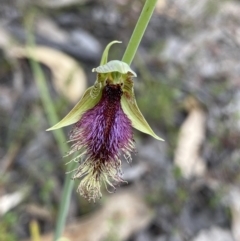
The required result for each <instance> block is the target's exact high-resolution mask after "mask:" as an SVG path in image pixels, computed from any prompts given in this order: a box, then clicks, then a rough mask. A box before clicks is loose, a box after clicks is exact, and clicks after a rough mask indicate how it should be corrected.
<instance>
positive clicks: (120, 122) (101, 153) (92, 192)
mask: <svg viewBox="0 0 240 241" xmlns="http://www.w3.org/2000/svg"><path fill="white" fill-rule="evenodd" d="M122 94H123V92H122V89H121V86H120V85H119V84H117V85H113V84H107V85H106V86H105V87H104V88H103V92H102V98H101V100H100V101H99V103H98V104H97V105H96V106H95V107H93V108H92V109H90V110H88V111H86V112H85V113H84V114H83V115H82V118H81V119H80V120H79V121H78V122H77V123H76V124H75V126H74V128H73V129H72V131H71V134H70V141H72V142H74V144H73V145H72V147H71V150H70V152H69V154H71V153H73V152H75V151H77V150H85V154H86V159H85V162H83V163H82V164H81V165H80V166H79V167H78V169H77V171H76V173H75V174H74V176H73V178H74V179H75V178H81V179H82V178H83V179H82V181H81V184H80V186H79V192H80V194H81V195H83V196H85V197H86V198H90V199H91V198H92V199H95V198H97V197H99V196H101V193H100V187H99V186H98V185H97V186H96V185H95V183H99V184H100V182H101V181H103V182H105V183H106V184H109V185H110V186H112V187H113V188H115V187H114V184H112V182H111V180H113V181H115V183H119V182H121V181H123V180H122V178H121V160H120V156H121V154H124V156H125V157H126V159H127V160H129V159H131V156H130V152H132V151H133V150H134V141H133V134H132V125H131V121H130V120H129V119H128V117H127V115H126V114H125V113H124V112H123V110H122V107H121V104H120V100H121V96H122ZM106 186H107V185H106Z"/></svg>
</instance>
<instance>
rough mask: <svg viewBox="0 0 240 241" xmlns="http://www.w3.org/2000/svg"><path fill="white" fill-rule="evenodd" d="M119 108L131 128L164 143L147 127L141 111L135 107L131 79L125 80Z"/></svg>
mask: <svg viewBox="0 0 240 241" xmlns="http://www.w3.org/2000/svg"><path fill="white" fill-rule="evenodd" d="M121 106H122V109H123V112H124V113H125V114H126V115H127V117H128V118H129V119H130V120H131V122H132V126H133V127H134V128H135V129H137V130H139V131H141V132H143V133H146V134H148V135H151V136H153V137H154V138H156V139H157V140H160V141H164V140H163V139H162V138H160V137H159V136H157V135H156V134H155V133H154V131H153V130H152V128H151V127H150V126H149V124H148V123H147V121H146V120H145V118H144V116H143V115H142V113H141V111H140V110H139V108H138V106H137V102H136V99H135V95H134V91H133V81H132V80H131V78H128V79H126V81H125V85H124V89H123V95H122V98H121Z"/></svg>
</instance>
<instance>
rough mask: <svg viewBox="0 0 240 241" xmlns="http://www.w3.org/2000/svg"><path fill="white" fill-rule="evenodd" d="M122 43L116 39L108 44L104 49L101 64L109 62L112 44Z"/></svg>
mask: <svg viewBox="0 0 240 241" xmlns="http://www.w3.org/2000/svg"><path fill="white" fill-rule="evenodd" d="M121 43H122V42H121V41H117V40H114V41H112V42H110V43H109V44H108V45H107V46H106V48H105V49H104V51H103V54H102V58H101V62H100V65H104V64H106V63H107V62H108V52H109V49H110V48H111V46H112V45H113V44H121Z"/></svg>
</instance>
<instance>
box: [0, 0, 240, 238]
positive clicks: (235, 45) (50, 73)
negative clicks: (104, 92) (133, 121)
mask: <svg viewBox="0 0 240 241" xmlns="http://www.w3.org/2000/svg"><path fill="white" fill-rule="evenodd" d="M0 3H1V7H0V241H18V240H20V241H23V240H25V241H26V240H33V241H35V240H38V239H33V237H32V236H33V234H31V233H32V232H31V230H36V229H39V232H40V235H41V239H40V240H41V241H50V240H52V233H53V230H54V228H55V223H56V217H57V212H58V205H59V202H60V199H61V192H62V188H63V182H64V178H65V177H66V174H65V170H66V166H65V162H66V161H65V159H63V158H62V154H61V151H60V150H59V145H57V142H56V139H55V138H54V135H53V132H46V131H45V130H46V129H47V128H49V127H50V123H49V122H48V119H47V116H49V115H51V113H49V112H48V111H47V110H46V107H44V105H43V103H42V100H41V99H42V94H41V93H42V92H41V91H40V89H39V85H37V83H36V78H35V76H36V74H35V73H34V71H36V70H34V69H33V68H32V67H31V59H30V55H29V52H28V51H27V50H26V45H27V39H28V36H29V35H31V36H32V37H34V39H35V42H36V48H35V49H34V56H35V58H36V59H37V60H38V61H39V63H40V64H41V68H42V70H43V71H44V74H45V78H46V81H47V86H48V90H49V91H50V93H51V99H52V101H53V102H54V106H55V108H56V110H57V114H58V118H59V119H61V118H62V117H64V116H65V115H66V114H67V113H68V112H69V110H70V109H71V108H72V107H73V106H74V104H75V103H76V102H77V101H78V100H79V98H80V97H81V95H82V94H83V92H84V90H85V89H86V88H87V86H90V85H92V84H93V83H94V81H95V74H94V73H92V72H91V70H92V68H94V67H97V66H98V65H99V62H100V57H101V54H102V51H103V49H104V47H105V46H106V44H108V43H109V42H110V41H112V40H120V41H122V42H123V43H122V44H118V45H114V46H113V47H112V48H111V51H110V56H109V59H110V60H111V59H121V58H122V55H123V53H124V50H125V48H126V45H127V44H128V41H129V39H130V36H131V33H132V31H133V29H134V26H135V24H136V21H137V19H138V17H139V14H140V12H141V9H142V7H143V4H144V1H142V0H116V1H107V0H102V1H93V0H58V1H56V0H32V1H30V0H1V2H0ZM29 26H31V29H32V31H31V33H30V32H29V28H30V27H29ZM239 26H240V2H239V1H237V0H236V1H233V0H222V1H219V0H201V1H198V0H158V3H157V7H156V10H155V12H154V14H153V17H152V19H151V21H150V24H149V26H148V28H147V30H146V33H145V35H144V37H143V39H142V42H141V45H140V47H139V49H138V52H137V55H136V56H135V58H134V61H133V63H132V65H131V67H132V69H133V70H134V71H135V72H136V73H137V75H138V77H137V78H136V79H135V80H134V81H135V92H136V98H137V101H138V104H139V108H140V109H141V111H142V113H143V114H144V116H145V117H146V119H147V120H148V122H149V123H150V125H151V126H152V128H153V130H154V131H155V132H156V133H157V134H158V135H159V136H161V137H162V138H163V139H165V142H160V141H157V140H155V139H153V138H152V137H150V136H147V135H145V134H142V133H140V132H137V131H136V132H134V133H135V140H136V148H137V154H136V155H133V161H132V163H131V165H129V164H127V163H126V162H125V161H123V164H122V168H123V178H124V179H125V180H127V181H128V184H122V185H121V187H119V188H118V189H117V192H116V193H114V194H109V193H108V192H107V191H105V190H104V188H102V192H103V198H102V199H101V200H99V201H97V202H96V203H89V202H88V201H86V200H85V199H83V198H82V197H80V196H79V194H78V193H76V191H75V190H76V187H77V185H78V181H76V182H75V186H76V187H75V188H74V192H73V195H72V198H71V204H70V210H69V212H68V217H67V227H66V230H65V232H64V236H65V237H66V238H68V239H67V240H70V241H125V240H126V241H185V240H191V241H209V240H211V241H239V240H240V201H239V200H240V188H239V184H240V150H239V144H238V143H239V142H240V120H239V117H240V89H239V87H240V54H239V53H240V27H239ZM70 129H71V127H67V128H64V132H65V134H66V136H67V135H68V133H69V131H70Z"/></svg>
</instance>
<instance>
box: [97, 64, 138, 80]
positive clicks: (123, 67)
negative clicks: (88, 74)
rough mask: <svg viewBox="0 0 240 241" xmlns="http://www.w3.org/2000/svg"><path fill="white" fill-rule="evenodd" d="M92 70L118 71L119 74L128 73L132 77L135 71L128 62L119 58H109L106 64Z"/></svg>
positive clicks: (102, 71)
mask: <svg viewBox="0 0 240 241" xmlns="http://www.w3.org/2000/svg"><path fill="white" fill-rule="evenodd" d="M92 71H93V72H97V73H101V74H105V73H112V72H119V73H121V74H127V73H129V74H130V75H131V76H132V77H136V76H137V75H136V73H135V72H134V71H133V70H132V69H131V68H130V67H129V65H128V64H126V63H124V62H122V61H120V60H111V61H109V62H108V63H107V64H104V65H101V66H99V67H97V68H94V69H93V70H92Z"/></svg>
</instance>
